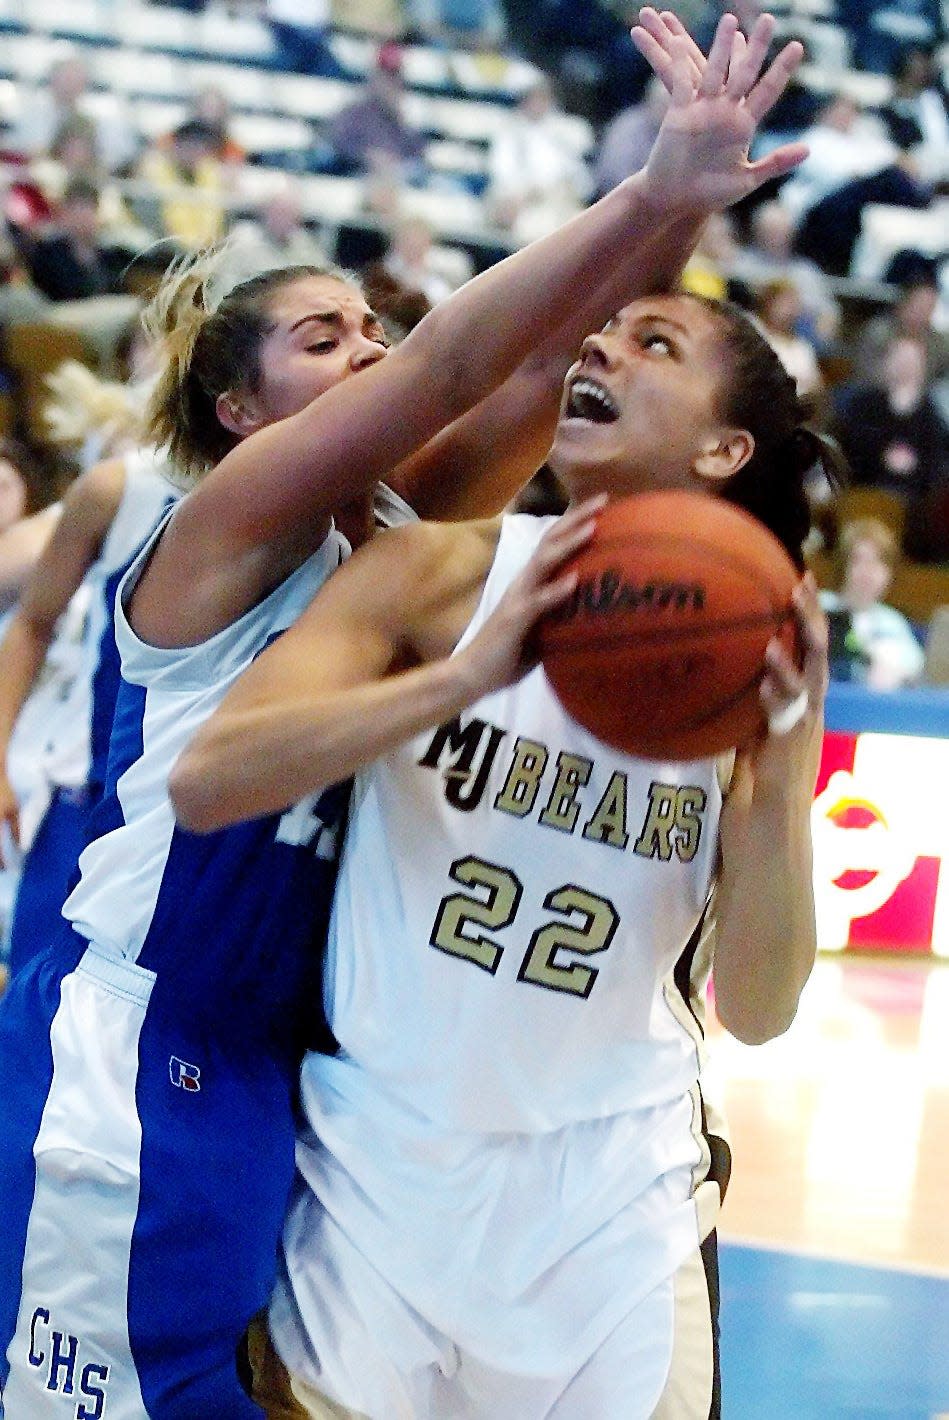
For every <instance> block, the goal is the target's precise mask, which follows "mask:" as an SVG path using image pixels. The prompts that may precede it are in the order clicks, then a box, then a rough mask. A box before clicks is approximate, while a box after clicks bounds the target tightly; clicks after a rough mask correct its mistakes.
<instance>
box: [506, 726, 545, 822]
mask: <svg viewBox="0 0 949 1420" xmlns="http://www.w3.org/2000/svg"><path fill="white" fill-rule="evenodd" d="M547 759H548V754H547V750H546V748H545V746H544V745H542V744H538V742H537V741H536V740H525V739H518V740H517V742H516V744H515V745H514V756H513V758H512V760H511V767H510V769H509V770H508V773H507V779H506V780H505V781H504V788H503V789H502V790H501V792H500V794H498V796H497V798H496V799H495V801H494V807H495V808H496V809H501V810H502V812H504V813H506V814H513V815H514V816H515V818H525V817H526V816H527V814H529V813H530V811H531V809H532V808H533V807H534V801H535V799H536V798H537V791H538V789H539V788H540V781H541V776H542V775H543V772H544V770H545V769H546V768H547Z"/></svg>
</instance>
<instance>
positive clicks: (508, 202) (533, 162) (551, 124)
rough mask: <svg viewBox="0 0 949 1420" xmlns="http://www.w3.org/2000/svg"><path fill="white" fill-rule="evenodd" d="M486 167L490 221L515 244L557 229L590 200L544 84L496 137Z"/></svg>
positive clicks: (567, 128) (579, 162)
mask: <svg viewBox="0 0 949 1420" xmlns="http://www.w3.org/2000/svg"><path fill="white" fill-rule="evenodd" d="M488 166H489V172H490V182H489V188H488V194H487V198H488V203H489V206H490V208H491V211H492V214H493V217H494V220H495V221H496V222H497V223H498V225H499V226H501V227H506V228H509V229H510V231H511V232H512V234H513V236H514V237H515V239H516V240H517V241H519V242H529V241H533V240H534V238H535V237H539V236H543V235H544V234H545V233H547V232H551V231H553V230H554V228H555V227H559V226H561V224H562V223H563V222H566V221H567V219H568V218H570V217H572V216H573V215H574V214H575V213H576V212H578V211H579V210H580V208H581V207H582V206H583V204H584V202H585V201H586V200H587V198H588V197H589V196H590V192H591V188H592V183H591V179H590V174H589V173H588V171H587V168H586V166H585V164H584V162H583V159H582V158H581V157H580V155H579V153H578V152H577V145H576V139H575V137H574V131H573V129H572V127H571V125H569V124H568V123H567V122H566V115H565V114H564V113H563V112H562V111H561V110H560V109H559V108H558V107H557V105H556V103H555V101H554V95H553V90H552V89H551V87H550V84H549V83H548V81H547V80H546V79H541V80H539V81H537V82H536V83H534V84H532V85H531V87H530V88H529V89H528V90H527V91H526V93H525V94H524V96H523V98H522V99H521V101H520V103H519V104H518V106H517V109H516V111H515V112H514V113H512V114H511V117H510V121H509V122H508V123H506V124H505V125H504V127H503V128H501V129H500V130H499V131H498V133H497V134H496V136H495V138H494V141H493V142H492V144H491V153H490V158H489V164H488Z"/></svg>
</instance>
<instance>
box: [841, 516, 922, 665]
mask: <svg viewBox="0 0 949 1420" xmlns="http://www.w3.org/2000/svg"><path fill="white" fill-rule="evenodd" d="M898 558H899V549H898V547H897V543H896V538H895V536H894V535H893V533H892V532H891V530H890V529H889V528H888V527H887V526H886V525H885V524H884V523H881V522H879V521H878V520H877V519H876V518H858V519H855V520H854V521H853V522H851V523H847V524H845V526H844V527H843V529H842V531H841V534H840V541H839V544H838V549H837V563H838V588H839V590H838V591H836V592H828V591H824V592H821V594H820V600H821V605H822V606H823V607H824V610H825V611H826V612H827V617H828V621H829V623H830V647H829V657H830V673H831V676H832V677H833V678H834V679H835V680H850V681H860V682H862V683H863V684H865V685H868V686H870V687H871V689H874V690H896V689H897V688H898V687H899V686H902V685H909V684H912V683H913V682H914V681H916V680H918V679H919V676H920V673H921V671H922V668H923V650H922V647H921V646H920V644H919V642H918V641H917V639H916V637H915V635H914V634H913V628H912V627H911V626H910V624H909V622H908V621H907V619H906V617H905V616H903V614H902V613H901V612H899V611H897V610H896V608H895V607H892V606H887V605H886V603H885V602H884V600H883V599H884V597H885V596H886V593H887V591H888V589H889V586H890V583H891V582H892V580H893V572H894V570H895V568H896V564H897V560H898Z"/></svg>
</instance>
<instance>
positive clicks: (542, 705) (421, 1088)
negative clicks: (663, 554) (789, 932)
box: [271, 516, 722, 1394]
mask: <svg viewBox="0 0 949 1420" xmlns="http://www.w3.org/2000/svg"><path fill="white" fill-rule="evenodd" d="M549 522H550V520H549V519H544V520H539V519H535V518H531V517H525V516H515V517H508V518H505V519H504V521H503V523H502V530H501V535H500V541H499V544H498V548H497V553H496V556H495V559H494V563H493V566H492V568H491V571H490V574H489V576H488V579H487V582H486V585H485V588H484V592H483V595H482V598H481V602H480V605H479V607H478V610H477V612H476V614H475V616H474V618H473V620H472V622H471V624H470V625H469V626H468V628H467V630H466V631H465V633H464V635H463V637H462V638H461V641H460V643H459V646H464V645H465V644H467V643H468V642H469V641H470V640H471V638H472V637H473V636H474V635H475V634H476V633H477V632H478V630H479V629H480V628H481V626H482V625H483V623H484V622H485V620H486V619H487V617H488V616H489V615H490V613H491V612H492V611H493V609H494V608H495V607H496V605H497V603H498V601H499V600H500V598H501V596H502V594H503V592H504V591H505V590H506V588H507V587H508V586H509V584H510V582H511V581H512V579H513V578H514V577H515V576H516V574H517V573H518V572H519V571H520V570H521V569H522V568H523V566H524V564H525V563H526V562H527V560H528V558H529V557H530V556H531V554H532V553H533V552H534V550H535V548H536V547H537V544H538V542H539V541H540V538H541V536H542V535H543V533H544V531H545V529H546V527H547V526H548V525H549ZM721 804H722V792H721V788H720V784H719V775H718V765H717V763H716V761H714V760H712V759H708V760H702V761H696V762H692V763H656V762H648V761H644V760H639V759H634V758H632V757H630V756H627V755H624V754H622V753H620V752H619V751H617V750H614V749H611V748H608V747H607V746H605V745H604V744H603V743H601V742H600V741H598V740H597V739H595V738H594V737H593V736H592V735H591V734H589V733H588V732H587V731H586V730H584V729H583V728H582V727H581V726H580V725H578V724H577V723H576V722H575V721H574V720H572V719H571V718H570V717H569V716H568V715H567V713H566V712H565V711H564V710H563V708H562V707H561V706H560V704H559V702H558V701H557V699H556V698H555V696H554V694H553V692H552V690H551V688H550V686H549V683H548V681H547V679H546V677H545V675H544V673H543V671H542V670H541V669H539V668H538V669H536V670H534V671H533V672H532V673H530V674H529V675H528V676H526V677H525V678H524V679H523V680H522V681H520V682H519V683H518V684H517V685H515V686H512V687H510V688H507V689H505V690H502V691H499V692H497V693H494V694H491V695H489V696H486V697H485V698H484V699H482V700H480V701H479V702H477V703H476V704H475V705H473V706H472V707H471V708H470V709H469V710H468V711H467V712H466V713H464V714H463V715H462V716H460V717H459V718H458V719H457V720H455V721H453V722H451V723H450V724H448V725H444V726H442V727H441V728H439V729H437V730H435V731H427V732H426V733H424V734H422V735H420V736H418V737H417V738H416V739H414V740H412V741H411V742H409V743H408V744H406V745H404V746H402V747H401V748H399V749H398V750H396V751H394V752H393V753H391V754H389V755H387V756H386V757H385V758H384V759H381V760H380V761H378V762H377V763H376V764H374V765H373V766H371V768H369V769H367V770H366V771H364V772H363V773H361V774H360V775H358V776H357V780H356V785H355V789H354V796H353V805H352V810H351V819H350V824H349V828H348V833H347V837H346V841H345V845H344V850H343V855H342V861H341V866H340V874H339V879H338V884H337V892H336V898H335V905H334V910H333V916H332V921H331V928H330V936H329V952H328V961H327V967H326V1010H327V1018H328V1020H329V1023H330V1025H331V1027H332V1030H333V1032H334V1034H335V1036H336V1039H337V1040H338V1041H339V1044H340V1052H339V1054H338V1055H337V1056H335V1057H325V1056H319V1055H310V1056H308V1057H307V1059H306V1062H305V1064H304V1070H303V1083H302V1098H303V1104H304V1108H305V1112H306V1116H307V1121H308V1125H309V1128H308V1129H307V1130H306V1132H305V1133H304V1135H303V1137H302V1138H301V1141H300V1142H299V1144H298V1149H297V1160H298V1169H299V1171H300V1173H301V1176H302V1180H303V1184H301V1188H300V1192H299V1197H298V1199H297V1202H296V1204H295V1206H294V1209H293V1210H292V1212H291V1217H290V1220H289V1224H288V1228H287V1231H286V1234H285V1263H286V1266H285V1278H284V1281H283V1282H282V1283H281V1285H280V1287H279V1288H278V1293H277V1296H276V1299H275V1302H274V1306H273V1310H272V1315H271V1322H272V1326H273V1328H274V1335H275V1339H276V1342H277V1346H278V1349H279V1350H280V1352H281V1354H282V1356H283V1358H284V1360H285V1362H286V1363H287V1365H288V1366H289V1367H290V1369H291V1372H296V1371H299V1372H300V1373H301V1374H303V1375H304V1376H307V1377H308V1378H309V1379H310V1380H311V1381H312V1382H313V1383H314V1384H315V1385H320V1384H324V1385H326V1384H328V1385H329V1392H328V1393H330V1394H333V1389H332V1384H331V1382H330V1381H329V1380H328V1376H329V1370H327V1372H326V1373H325V1374H319V1373H314V1369H313V1365H312V1363H311V1361H310V1360H309V1359H308V1357H311V1356H312V1355H313V1354H316V1355H317V1356H321V1357H326V1356H332V1353H333V1350H334V1340H333V1327H334V1325H336V1326H344V1325H345V1323H344V1322H343V1321H338V1322H334V1318H333V1312H334V1308H335V1307H336V1306H337V1305H339V1306H340V1307H342V1306H343V1305H344V1304H343V1303H338V1304H337V1303H335V1302H334V1299H333V1296H332V1291H333V1285H335V1283H333V1284H331V1285H329V1286H328V1287H327V1286H325V1285H324V1284H325V1279H326V1278H327V1277H330V1278H332V1277H334V1275H335V1274H334V1272H333V1268H334V1265H335V1264H336V1262H337V1258H336V1256H335V1255H334V1253H333V1241H332V1239H333V1235H334V1232H335V1230H336V1229H337V1228H338V1229H339V1232H340V1233H341V1234H342V1235H343V1236H344V1237H345V1240H346V1241H345V1246H346V1247H347V1248H348V1247H350V1246H351V1247H352V1248H354V1249H355V1250H356V1252H358V1253H360V1254H361V1255H362V1256H364V1257H365V1258H368V1259H369V1261H370V1262H371V1264H372V1267H373V1269H375V1270H376V1271H377V1272H378V1273H379V1274H381V1276H382V1277H383V1278H384V1279H385V1282H386V1283H387V1284H388V1285H389V1286H390V1287H391V1288H392V1289H394V1291H395V1292H396V1293H398V1294H399V1296H401V1297H402V1298H404V1299H405V1300H406V1301H407V1303H408V1304H409V1306H410V1308H411V1309H412V1310H413V1311H414V1312H415V1313H416V1314H417V1315H419V1316H421V1317H422V1318H424V1319H425V1320H426V1321H427V1322H429V1323H430V1324H431V1325H433V1326H435V1327H437V1328H439V1329H440V1330H441V1331H444V1332H446V1333H447V1334H448V1335H450V1336H451V1337H452V1338H453V1339H454V1340H455V1341H456V1342H457V1344H458V1345H459V1346H460V1347H468V1348H469V1349H471V1350H472V1351H473V1352H474V1353H475V1354H477V1355H478V1356H479V1357H481V1358H483V1359H485V1360H487V1361H489V1362H490V1363H491V1364H494V1365H503V1364H507V1363H510V1364H511V1365H513V1366H516V1367H518V1368H521V1369H523V1368H525V1367H526V1368H527V1369H530V1368H531V1367H532V1366H535V1365H536V1366H537V1367H538V1368H540V1367H543V1366H545V1365H546V1364H548V1362H550V1363H552V1361H553V1359H554V1358H560V1359H562V1358H563V1356H565V1355H571V1356H573V1355H576V1357H577V1361H578V1364H582V1362H583V1359H584V1357H585V1356H588V1355H589V1354H592V1350H593V1349H595V1347H596V1346H597V1345H598V1344H600V1342H601V1341H602V1339H603V1337H604V1336H605V1335H606V1334H608V1331H609V1329H610V1328H611V1327H612V1326H614V1325H616V1324H617V1321H618V1317H619V1315H621V1314H625V1310H628V1309H629V1307H630V1306H631V1304H632V1302H633V1301H635V1299H636V1298H637V1297H641V1296H643V1295H645V1293H646V1291H648V1290H649V1288H650V1287H653V1286H655V1285H657V1283H658V1282H659V1281H660V1280H663V1279H664V1278H667V1277H669V1276H670V1275H671V1274H672V1272H673V1271H674V1270H675V1268H676V1267H677V1266H678V1265H679V1264H680V1263H681V1262H682V1260H683V1259H684V1258H685V1257H686V1256H688V1255H689V1254H690V1252H691V1251H692V1250H693V1249H694V1248H695V1246H696V1243H697V1240H698V1239H699V1237H700V1236H703V1235H704V1233H705V1232H707V1231H708V1228H709V1227H710V1226H711V1225H712V1218H711V1216H709V1215H704V1216H703V1217H702V1218H701V1219H700V1218H699V1216H698V1213H699V1211H700V1209H699V1205H698V1204H697V1201H696V1193H697V1190H698V1188H699V1185H700V1184H701V1182H702V1180H703V1179H704V1178H705V1177H706V1174H707V1171H708V1163H709V1155H708V1147H707V1144H706V1143H705V1142H704V1141H703V1138H702V1133H703V1122H704V1121H703V1119H702V1114H703V1103H702V1100H701V1098H700V1095H699V1090H698V1077H699V1069H700V1050H701V1043H700V1042H701V1023H700V1020H699V1019H698V1014H697V1011H698V1008H697V1005H696V998H695V993H694V991H693V985H694V981H693V979H690V978H694V975H695V972H694V970H693V969H694V968H695V967H696V966H697V964H698V958H699V956H700V955H701V954H702V953H704V952H705V951H706V948H707V945H708V943H707V940H706V938H707V936H708V935H709V934H707V933H705V931H704V928H705V926H706V925H707V922H708V912H707V909H708V904H709V899H710V894H711V890H712V886H713V878H714V873H715V869H716V865H717V860H718V824H719V816H720V811H721ZM707 965H708V963H707V961H706V963H705V970H706V973H707ZM711 1208H712V1212H714V1203H713V1204H712V1205H711ZM321 1210H325V1214H326V1216H327V1217H328V1219H329V1220H331V1223H327V1224H326V1225H325V1228H324V1225H323V1224H322V1223H321V1222H320V1213H321ZM314 1234H319V1244H318V1247H316V1248H315V1247H314ZM342 1255H343V1254H342V1252H341V1253H340V1256H342ZM631 1277H634V1279H635V1280H634V1281H632V1282H631V1281H630V1278H631ZM624 1309H625V1310H624ZM327 1317H328V1318H329V1320H327ZM306 1333H309V1337H310V1343H309V1348H308V1346H307V1344H306V1342H305V1341H304V1340H303V1337H304V1335H305V1334H306Z"/></svg>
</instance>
